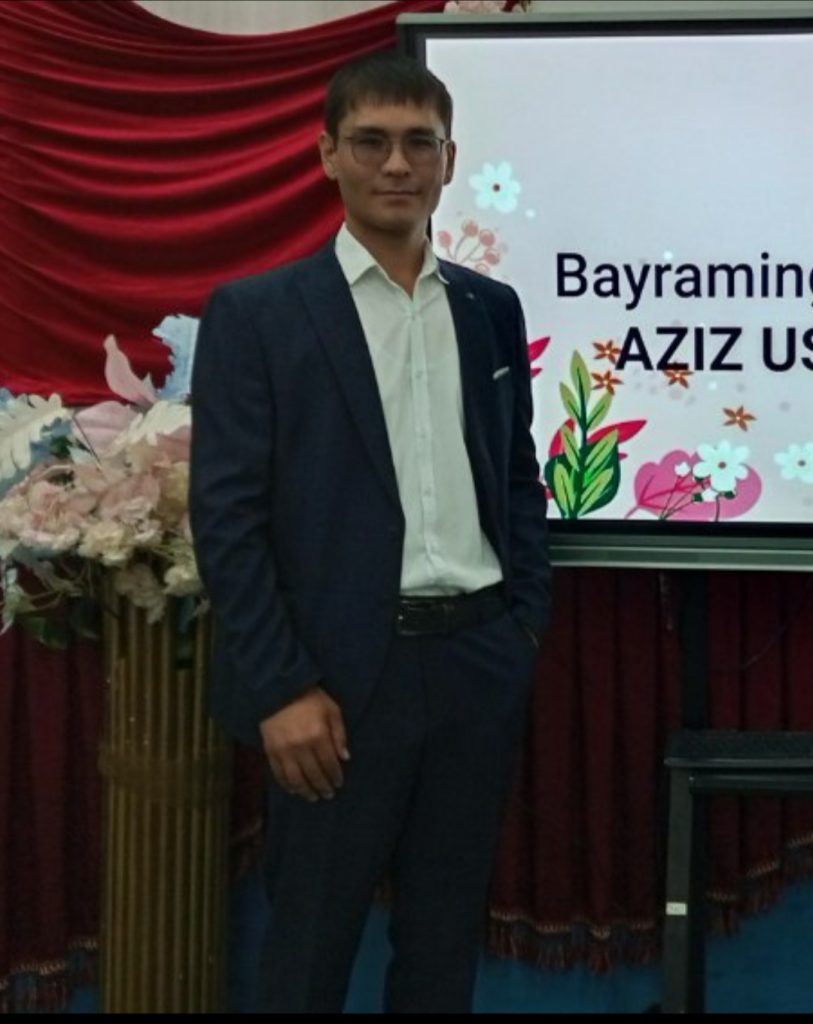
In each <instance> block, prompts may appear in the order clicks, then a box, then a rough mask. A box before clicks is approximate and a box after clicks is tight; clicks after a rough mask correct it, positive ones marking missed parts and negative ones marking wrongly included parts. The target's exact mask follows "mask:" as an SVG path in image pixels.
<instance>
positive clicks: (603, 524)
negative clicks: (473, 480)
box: [396, 0, 813, 571]
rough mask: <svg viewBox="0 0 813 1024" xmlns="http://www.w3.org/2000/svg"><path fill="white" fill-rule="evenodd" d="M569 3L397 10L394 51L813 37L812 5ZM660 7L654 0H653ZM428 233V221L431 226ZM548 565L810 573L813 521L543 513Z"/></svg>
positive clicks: (418, 53) (417, 54) (421, 56)
mask: <svg viewBox="0 0 813 1024" xmlns="http://www.w3.org/2000/svg"><path fill="white" fill-rule="evenodd" d="M571 4H572V6H573V9H568V10H560V11H556V10H551V11H548V12H546V13H545V14H520V15H505V14H497V15H475V14H466V15H460V14H401V15H399V16H398V18H397V20H396V37H397V46H398V49H399V51H400V52H401V53H404V54H407V55H408V56H411V57H414V58H416V59H418V60H420V61H421V63H423V64H424V65H426V43H427V41H428V40H429V39H448V38H458V39H459V38H472V39H483V38H489V37H493V36H495V35H500V36H509V37H522V36H528V35H531V36H534V35H536V36H546V37H550V36H567V37H570V36H580V37H583V36H608V35H611V36H612V35H616V36H661V35H711V34H727V35H731V34H766V33H772V34H790V33H809V34H813V4H811V5H810V6H807V7H806V8H799V7H796V8H793V7H788V6H787V5H783V4H781V3H777V2H774V3H772V4H771V5H770V8H768V7H765V8H763V9H756V8H754V9H749V10H748V11H747V12H746V11H745V10H744V9H742V8H740V9H737V8H714V7H713V6H712V5H711V4H710V5H709V7H708V9H707V10H705V11H700V10H698V9H697V8H694V9H691V10H687V11H686V14H685V15H681V13H680V11H679V10H676V9H674V8H666V7H665V5H664V8H661V9H660V10H654V9H653V10H650V11H646V12H644V11H642V9H641V8H640V7H638V8H633V9H626V10H625V9H622V8H620V7H619V8H618V9H615V10H612V11H610V10H607V9H606V8H605V9H604V10H603V11H602V10H599V9H596V8H595V7H593V5H592V4H589V5H580V6H581V9H576V4H575V3H573V0H571ZM659 7H660V5H659ZM430 233H431V225H430ZM549 528H550V534H551V548H552V553H553V558H554V561H555V562H556V563H557V564H560V565H594V566H605V567H619V568H621V567H623V568H661V569H667V568H668V569H764V570H784V571H800V570H805V569H813V522H812V523H810V524H809V525H808V524H805V523H799V522H793V523H790V522H772V523H742V522H734V521H727V522H725V523H718V524H710V523H688V522H683V523H675V522H671V523H664V522H662V521H660V520H657V519H653V520H651V521H647V522H641V521H638V522H627V523H624V524H623V526H622V525H621V524H620V523H619V522H618V521H616V520H608V519H604V520H602V519H592V518H585V519H575V520H567V519H549Z"/></svg>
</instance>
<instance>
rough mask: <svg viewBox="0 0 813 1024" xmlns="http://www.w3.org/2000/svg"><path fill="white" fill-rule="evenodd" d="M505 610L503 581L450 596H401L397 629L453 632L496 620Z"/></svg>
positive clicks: (411, 632) (418, 632) (417, 633)
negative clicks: (468, 592)
mask: <svg viewBox="0 0 813 1024" xmlns="http://www.w3.org/2000/svg"><path fill="white" fill-rule="evenodd" d="M505 610H506V603H505V594H504V590H503V585H502V583H495V584H494V586H492V587H484V588H483V589H482V590H474V591H472V592H471V593H470V594H454V595H449V596H448V597H402V598H401V600H400V601H399V602H398V616H397V618H396V620H395V630H396V632H397V633H399V634H400V635H401V636H423V635H425V634H429V633H454V632H455V631H456V630H458V629H465V628H466V627H467V626H475V625H477V624H478V623H480V622H489V621H490V620H491V619H496V618H497V617H498V616H500V615H502V614H503V612H504V611H505Z"/></svg>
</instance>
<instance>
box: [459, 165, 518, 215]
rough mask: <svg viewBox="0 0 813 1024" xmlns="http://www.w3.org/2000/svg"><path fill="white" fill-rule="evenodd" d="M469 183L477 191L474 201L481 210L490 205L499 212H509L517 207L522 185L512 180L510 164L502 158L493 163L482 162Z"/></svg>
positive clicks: (512, 173) (512, 174)
mask: <svg viewBox="0 0 813 1024" xmlns="http://www.w3.org/2000/svg"><path fill="white" fill-rule="evenodd" d="M469 184H470V185H471V187H472V188H473V189H474V191H475V192H476V193H477V196H476V202H477V205H478V206H479V207H480V209H481V210H488V209H490V208H491V207H492V206H493V207H494V209H495V210H498V211H499V212H500V213H510V212H511V211H512V210H516V208H517V196H518V195H519V193H520V192H521V191H522V186H521V185H520V183H519V182H518V181H515V180H514V172H513V170H512V168H511V164H509V163H508V161H507V160H503V161H502V163H499V164H497V165H496V167H495V166H494V164H483V166H482V168H481V170H480V173H479V174H472V175H471V177H470V178H469Z"/></svg>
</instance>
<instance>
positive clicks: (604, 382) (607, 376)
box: [590, 370, 624, 395]
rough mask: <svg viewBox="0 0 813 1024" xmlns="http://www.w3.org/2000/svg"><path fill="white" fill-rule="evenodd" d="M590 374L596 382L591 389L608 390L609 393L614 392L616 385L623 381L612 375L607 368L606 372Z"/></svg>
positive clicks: (612, 393)
mask: <svg viewBox="0 0 813 1024" xmlns="http://www.w3.org/2000/svg"><path fill="white" fill-rule="evenodd" d="M590 376H591V377H592V378H593V380H594V381H595V382H596V383H595V384H594V385H593V391H602V390H603V391H609V392H610V394H611V395H614V394H615V389H616V385H618V384H623V383H624V382H623V381H622V380H621V378H620V377H614V376H613V371H612V370H607V372H606V373H591V374H590Z"/></svg>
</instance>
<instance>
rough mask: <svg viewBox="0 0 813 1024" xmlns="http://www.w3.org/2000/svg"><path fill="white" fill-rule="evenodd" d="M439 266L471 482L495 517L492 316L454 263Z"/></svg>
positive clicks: (484, 506) (484, 507) (484, 505)
mask: <svg viewBox="0 0 813 1024" xmlns="http://www.w3.org/2000/svg"><path fill="white" fill-rule="evenodd" d="M441 270H442V273H443V276H444V277H445V278H446V279H447V280H448V282H449V285H448V287H447V289H446V294H447V295H448V297H449V306H450V308H451V311H452V319H453V321H454V327H455V334H456V335H457V347H458V352H459V353H460V380H461V386H462V389H463V415H464V417H465V424H466V448H467V449H468V453H469V461H470V463H471V468H472V475H473V477H474V485H475V489H476V491H477V497H478V501H479V503H480V507H481V511H483V512H484V513H487V514H491V515H493V516H494V517H495V518H496V510H495V501H496V495H497V480H496V477H495V474H494V464H493V460H492V458H491V455H490V454H489V446H488V439H489V437H490V436H492V435H493V432H494V424H492V423H490V421H489V414H490V410H491V409H492V408H493V405H494V396H493V394H492V393H491V392H490V391H489V388H493V386H494V381H493V378H492V374H493V365H494V358H495V354H494V346H495V340H494V337H493V330H492V327H491V320H490V318H489V316H488V313H487V312H486V310H485V309H484V307H483V304H482V300H481V299H480V297H479V296H478V295H477V293H476V291H475V290H474V289H473V288H472V286H471V284H470V282H469V281H467V280H466V277H465V276H464V275H462V274H460V273H459V271H458V269H457V268H456V267H455V265H454V264H453V263H448V262H446V261H445V260H443V261H441Z"/></svg>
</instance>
